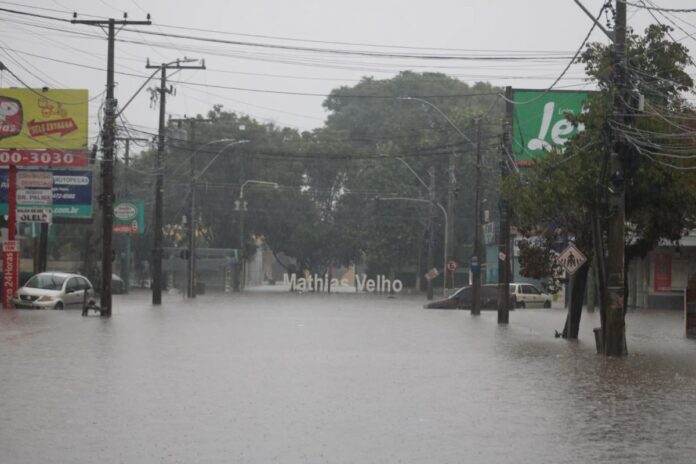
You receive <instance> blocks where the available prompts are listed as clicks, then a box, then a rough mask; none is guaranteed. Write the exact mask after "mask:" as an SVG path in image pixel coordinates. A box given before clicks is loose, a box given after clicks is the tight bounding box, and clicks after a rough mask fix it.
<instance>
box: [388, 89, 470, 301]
mask: <svg viewBox="0 0 696 464" xmlns="http://www.w3.org/2000/svg"><path fill="white" fill-rule="evenodd" d="M397 99H398V100H408V101H416V102H419V103H423V104H424V105H427V106H429V107H431V108H432V109H434V110H435V111H437V112H438V113H439V114H440V116H442V117H443V118H444V119H445V121H447V123H448V124H449V125H450V126H452V128H453V129H454V130H455V131H456V132H457V133H458V134H459V135H460V136H461V137H462V138H463V139H464V140H465V141H466V142H468V143H469V144H471V145H472V146H473V147H474V148H475V149H476V204H475V207H474V209H475V216H476V217H475V219H474V221H475V227H474V256H476V258H477V260H478V259H480V258H481V256H480V255H481V254H482V251H483V250H482V249H481V248H482V247H481V245H480V243H479V242H480V235H481V234H480V229H481V218H480V215H481V213H480V212H481V204H480V201H481V120H480V119H477V120H476V123H477V124H476V126H477V131H476V132H477V143H474V142H473V141H472V140H471V139H470V138H469V137H467V136H466V134H465V133H464V131H462V130H461V129H460V128H459V127H458V126H457V125H456V124H455V123H454V122H452V120H451V119H450V118H449V117H448V116H447V115H446V114H445V113H444V111H442V110H441V109H440V108H438V107H437V106H436V105H435V104H434V103H432V102H429V101H428V100H425V99H423V98H418V97H397ZM450 160H451V158H450ZM450 162H451V163H452V161H450ZM450 169H451V170H452V169H453V168H452V167H450ZM451 203H452V202H451V201H450V202H448V205H447V206H448V207H449V208H451V207H452V204H451ZM450 211H451V210H450ZM445 254H447V253H445ZM472 261H473V260H472ZM477 262H478V261H477ZM472 264H473V263H472ZM472 268H473V265H472ZM472 270H473V269H472ZM445 272H446V271H445ZM446 285H447V284H446V283H445V286H446ZM480 311H481V271H480V268H479V269H478V271H477V272H474V279H473V298H472V305H471V313H472V314H480Z"/></svg>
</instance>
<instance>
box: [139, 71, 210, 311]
mask: <svg viewBox="0 0 696 464" xmlns="http://www.w3.org/2000/svg"><path fill="white" fill-rule="evenodd" d="M192 61H197V60H189V59H184V60H176V61H172V62H169V63H162V64H161V65H159V66H155V65H150V60H148V61H147V64H146V65H145V67H146V68H147V69H159V70H160V87H159V89H157V92H159V99H160V101H159V103H160V109H159V131H158V135H157V156H156V157H155V176H156V177H155V218H154V221H153V223H154V240H153V245H152V304H153V305H160V304H162V245H163V242H164V234H163V230H162V227H163V224H162V221H163V211H164V205H163V196H164V163H163V160H164V133H165V130H166V122H165V112H166V105H167V101H166V99H167V94H168V93H172V88H171V87H169V88H167V69H205V62H201V64H200V65H196V66H187V65H185V64H184V65H182V63H190V62H192Z"/></svg>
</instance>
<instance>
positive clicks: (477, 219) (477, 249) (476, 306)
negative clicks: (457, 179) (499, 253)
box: [471, 119, 483, 316]
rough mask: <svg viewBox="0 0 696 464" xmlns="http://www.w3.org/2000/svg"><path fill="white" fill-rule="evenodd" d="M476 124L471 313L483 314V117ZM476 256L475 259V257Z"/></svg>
mask: <svg viewBox="0 0 696 464" xmlns="http://www.w3.org/2000/svg"><path fill="white" fill-rule="evenodd" d="M474 123H475V125H476V200H475V205H474V256H473V257H472V259H471V270H472V272H473V274H474V275H473V279H472V283H473V286H472V292H471V293H472V295H471V296H472V299H471V314H473V315H475V316H478V315H479V314H481V262H482V261H483V259H482V251H483V250H482V247H481V119H476V120H475V121H474ZM474 258H475V259H474Z"/></svg>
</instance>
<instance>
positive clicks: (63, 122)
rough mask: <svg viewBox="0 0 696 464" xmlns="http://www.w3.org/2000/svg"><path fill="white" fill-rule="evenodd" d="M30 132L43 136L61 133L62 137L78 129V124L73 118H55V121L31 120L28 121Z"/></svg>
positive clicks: (33, 134)
mask: <svg viewBox="0 0 696 464" xmlns="http://www.w3.org/2000/svg"><path fill="white" fill-rule="evenodd" d="M27 128H28V129H29V134H31V136H32V137H41V136H42V135H51V134H60V136H61V137H63V136H65V135H66V134H69V133H71V132H74V131H76V130H77V124H75V121H73V120H72V118H65V119H54V120H53V121H39V122H36V121H35V120H33V119H32V120H31V121H29V122H28V123H27Z"/></svg>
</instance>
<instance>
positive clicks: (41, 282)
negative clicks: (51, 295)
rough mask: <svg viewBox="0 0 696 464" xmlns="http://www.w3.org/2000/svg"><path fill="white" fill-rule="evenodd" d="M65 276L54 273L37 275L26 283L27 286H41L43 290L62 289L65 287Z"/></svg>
mask: <svg viewBox="0 0 696 464" xmlns="http://www.w3.org/2000/svg"><path fill="white" fill-rule="evenodd" d="M65 279H66V278H65V277H63V276H58V275H54V274H39V275H35V276H34V277H32V278H31V279H29V281H28V282H27V283H26V285H25V287H28V288H40V289H43V290H60V289H61V288H63V282H65Z"/></svg>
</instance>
